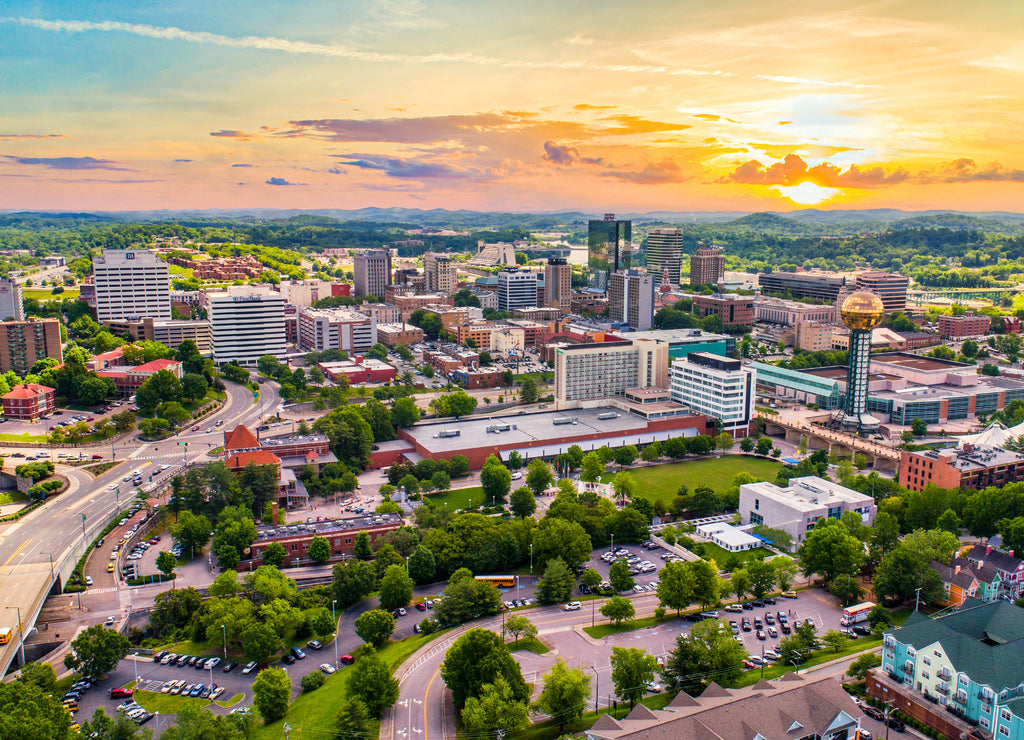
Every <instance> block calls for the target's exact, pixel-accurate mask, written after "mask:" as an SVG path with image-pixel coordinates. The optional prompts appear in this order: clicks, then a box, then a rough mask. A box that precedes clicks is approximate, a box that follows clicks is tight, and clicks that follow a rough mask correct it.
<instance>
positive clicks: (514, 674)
mask: <svg viewBox="0 0 1024 740" xmlns="http://www.w3.org/2000/svg"><path fill="white" fill-rule="evenodd" d="M499 677H500V678H502V679H504V680H505V681H506V682H507V683H508V685H509V686H510V687H511V690H512V696H513V697H514V698H515V700H516V701H523V702H525V701H526V700H527V699H529V696H530V691H529V689H528V688H527V686H526V682H525V681H524V680H523V675H522V672H521V671H520V669H519V664H518V663H516V662H515V661H514V660H513V659H512V656H511V654H510V653H509V650H508V646H507V645H505V643H504V642H503V641H502V639H501V637H499V636H498V635H496V634H494V633H493V632H491V631H489V630H484V629H480V628H474V629H470V630H468V631H467V632H465V633H464V634H463V635H462V636H461V637H459V639H457V640H456V641H455V642H454V643H453V644H452V646H451V647H450V648H448V652H447V653H446V654H445V657H444V662H443V663H442V664H441V678H442V679H444V682H445V685H446V686H447V687H448V690H449V691H451V692H452V701H453V703H454V704H455V708H456V710H457V711H461V709H462V707H464V706H465V704H466V700H467V699H469V697H471V696H477V695H479V694H480V692H481V690H482V688H483V686H484V684H488V683H490V684H493V683H494V682H495V681H496V680H497V679H498V678H499Z"/></svg>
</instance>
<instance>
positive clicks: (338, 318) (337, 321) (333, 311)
mask: <svg viewBox="0 0 1024 740" xmlns="http://www.w3.org/2000/svg"><path fill="white" fill-rule="evenodd" d="M376 343H377V320H376V319H374V318H373V317H372V316H367V315H366V314H365V313H361V312H359V311H356V310H354V309H349V308H306V307H305V306H304V307H302V308H300V309H299V349H302V350H305V351H307V352H323V351H324V350H328V349H340V350H342V351H343V352H366V351H367V350H368V349H370V348H371V347H372V346H373V345H375V344H376Z"/></svg>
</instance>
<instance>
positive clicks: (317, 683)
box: [299, 671, 327, 693]
mask: <svg viewBox="0 0 1024 740" xmlns="http://www.w3.org/2000/svg"><path fill="white" fill-rule="evenodd" d="M326 680H327V677H326V676H324V674H323V673H321V672H320V671H313V672H312V673H307V674H306V675H305V676H303V677H302V680H301V681H299V686H301V687H302V692H303V693H308V692H310V691H316V690H317V689H319V688H320V687H321V686H323V685H324V681H326Z"/></svg>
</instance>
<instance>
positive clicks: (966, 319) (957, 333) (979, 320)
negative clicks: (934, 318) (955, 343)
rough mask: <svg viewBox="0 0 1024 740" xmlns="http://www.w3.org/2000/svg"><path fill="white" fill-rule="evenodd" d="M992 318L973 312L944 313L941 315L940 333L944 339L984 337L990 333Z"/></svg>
mask: <svg viewBox="0 0 1024 740" xmlns="http://www.w3.org/2000/svg"><path fill="white" fill-rule="evenodd" d="M991 327H992V319H991V318H989V317H988V316H984V315H983V316H976V315H974V314H973V313H968V314H964V315H963V316H950V315H948V314H943V315H942V316H940V317H939V334H941V335H942V338H943V339H954V340H955V339H968V338H970V337H983V336H985V335H986V334H988V333H989V331H990V330H991Z"/></svg>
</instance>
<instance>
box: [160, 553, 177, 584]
mask: <svg viewBox="0 0 1024 740" xmlns="http://www.w3.org/2000/svg"><path fill="white" fill-rule="evenodd" d="M177 567H178V559H177V558H175V557H174V556H173V555H172V554H171V553H169V552H167V551H166V550H161V551H160V552H158V553H157V554H156V569H157V570H158V571H160V572H161V573H163V574H164V575H165V576H169V575H171V574H172V573H173V572H174V569H175V568H177ZM171 587H172V588H173V587H174V584H173V583H171Z"/></svg>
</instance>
